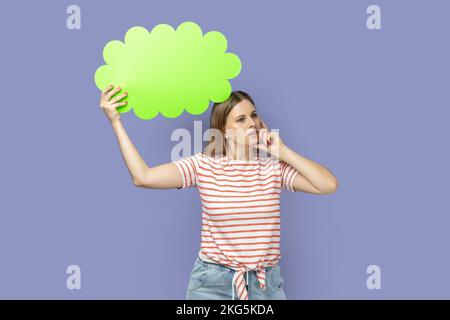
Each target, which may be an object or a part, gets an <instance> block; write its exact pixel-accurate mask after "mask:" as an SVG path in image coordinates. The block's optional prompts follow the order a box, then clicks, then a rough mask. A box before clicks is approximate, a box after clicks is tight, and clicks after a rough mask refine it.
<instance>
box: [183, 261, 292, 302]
mask: <svg viewBox="0 0 450 320" xmlns="http://www.w3.org/2000/svg"><path fill="white" fill-rule="evenodd" d="M234 272H236V271H235V270H233V269H231V268H228V267H225V266H223V265H220V264H216V263H210V262H206V261H203V260H201V259H200V258H199V257H197V259H196V260H195V263H194V267H193V268H192V272H191V275H190V278H189V284H188V288H187V292H186V300H231V299H232V297H233V295H232V290H233V287H232V280H233V275H234ZM245 281H247V276H246V277H245ZM283 282H284V280H283V278H282V277H281V271H280V266H279V265H276V266H273V267H271V266H270V267H266V289H265V290H262V289H261V288H260V287H259V282H258V280H257V279H256V271H254V270H251V271H249V272H248V299H249V300H286V299H287V298H286V294H285V293H284V290H283V287H282V285H283ZM234 290H235V289H234ZM234 299H235V300H236V299H238V297H237V294H236V292H235V294H234Z"/></svg>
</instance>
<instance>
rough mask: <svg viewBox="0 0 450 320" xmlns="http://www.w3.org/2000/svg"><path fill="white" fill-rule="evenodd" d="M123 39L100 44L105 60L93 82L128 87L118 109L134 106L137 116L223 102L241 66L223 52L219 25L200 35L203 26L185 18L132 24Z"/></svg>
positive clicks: (174, 113) (168, 114) (198, 109)
mask: <svg viewBox="0 0 450 320" xmlns="http://www.w3.org/2000/svg"><path fill="white" fill-rule="evenodd" d="M124 40H125V41H124V42H121V41H118V40H113V41H110V42H108V43H107V44H106V45H105V47H104V49H103V58H104V60H105V63H106V64H104V65H102V66H100V67H99V68H98V69H97V70H96V72H95V84H96V86H97V87H98V88H99V89H100V90H104V89H105V88H106V87H107V86H108V85H109V84H114V85H116V86H120V87H121V88H123V89H125V90H126V91H128V97H126V98H125V99H123V100H121V101H125V100H128V105H125V106H121V107H118V108H117V111H119V112H120V113H124V112H128V111H130V110H131V109H133V110H134V113H135V114H136V116H138V117H139V118H141V119H144V120H148V119H153V118H154V117H156V116H157V115H158V113H159V112H160V113H161V114H162V115H163V116H165V117H167V118H176V117H178V116H180V115H181V114H182V113H183V111H184V110H186V111H187V112H189V113H191V114H194V115H198V114H201V113H203V112H205V111H206V110H207V109H208V106H209V100H211V101H214V102H222V101H224V100H226V99H227V98H228V97H229V96H230V93H231V85H230V83H229V81H228V79H232V78H234V77H236V76H237V75H238V74H239V72H240V71H241V61H240V59H239V57H238V56H237V55H235V54H234V53H227V52H225V50H226V49H227V39H226V38H225V36H224V35H223V34H222V33H220V32H218V31H210V32H208V33H206V34H205V35H204V36H203V34H202V30H201V28H200V27H199V26H198V25H197V24H196V23H194V22H191V21H187V22H184V23H182V24H180V25H179V26H178V28H177V29H176V30H174V28H172V27H171V26H170V25H168V24H159V25H157V26H155V27H154V28H153V29H152V30H151V32H149V31H148V30H147V29H146V28H144V27H140V26H136V27H132V28H130V29H129V30H128V31H127V32H126V34H125V38H124Z"/></svg>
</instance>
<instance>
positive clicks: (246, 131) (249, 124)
mask: <svg viewBox="0 0 450 320" xmlns="http://www.w3.org/2000/svg"><path fill="white" fill-rule="evenodd" d="M261 128H262V124H261V120H260V118H259V116H258V114H257V113H256V109H255V106H254V105H253V104H252V103H251V102H250V101H248V100H242V101H241V102H239V103H238V104H237V105H235V106H234V108H233V109H232V110H231V112H230V113H229V114H228V117H227V120H226V124H225V128H224V130H225V132H224V134H225V138H226V139H227V140H228V142H232V143H233V145H234V146H237V147H240V148H242V147H245V148H250V147H252V146H254V145H256V144H257V143H258V131H259V129H261ZM227 136H228V138H227Z"/></svg>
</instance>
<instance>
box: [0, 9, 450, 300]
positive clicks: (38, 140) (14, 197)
mask: <svg viewBox="0 0 450 320" xmlns="http://www.w3.org/2000/svg"><path fill="white" fill-rule="evenodd" d="M71 4H77V5H79V6H80V7H81V12H82V14H81V19H82V24H81V27H82V29H81V30H68V29H67V28H66V18H67V14H66V8H67V7H68V6H69V5H71ZM370 4H378V5H380V6H381V11H382V16H381V18H382V30H374V31H370V30H368V29H367V28H366V17H367V14H366V8H367V7H368V6H369V5H370ZM449 12H450V3H449V2H448V1H444V0H442V1H438V0H436V1H431V2H427V1H424V0H422V1H405V0H403V1H362V0H354V1H331V0H329V1H317V0H315V1H312V0H311V1H277V2H273V1H258V2H256V1H237V0H232V1H221V2H219V1H206V0H204V1H192V0H191V1H181V0H179V1H167V0H165V1H127V2H118V1H75V2H72V1H14V2H13V1H8V2H5V3H3V5H2V18H1V19H0V32H1V39H2V50H1V53H0V54H1V62H0V63H1V70H2V72H1V75H2V76H1V79H2V95H1V99H2V112H1V126H0V133H1V137H2V142H1V160H0V161H1V166H0V177H1V178H0V188H1V189H0V192H1V201H0V212H1V214H0V259H1V260H0V298H41V299H48V298H61V299H78V298H86V299H93V298H104V299H110V298H111V299H119V298H124V299H131V298H137V299H184V294H185V290H186V287H187V283H188V278H189V274H190V272H191V268H192V265H193V262H194V260H195V257H196V255H197V253H198V250H199V245H200V223H201V219H200V200H199V197H198V195H197V190H196V189H195V188H190V189H187V190H174V189H173V190H149V189H139V188H136V187H135V186H134V185H133V184H132V182H131V179H130V176H129V174H128V171H127V169H126V167H125V165H124V162H123V159H122V157H121V154H120V151H119V147H118V144H117V141H116V139H115V136H114V134H113V131H112V129H111V126H110V124H109V123H108V121H107V119H106V117H105V116H104V114H103V113H102V112H101V110H100V109H99V107H98V101H99V90H98V89H97V88H96V87H95V84H94V80H93V76H94V72H95V70H96V68H97V67H99V66H100V65H101V64H103V58H102V49H103V46H104V45H105V44H106V43H107V42H108V41H110V40H113V39H123V35H124V34H125V32H126V30H128V29H129V28H130V27H132V26H135V25H141V26H145V27H147V28H152V27H153V26H155V25H156V24H159V23H168V24H171V25H172V26H178V25H179V24H180V23H182V22H184V21H188V20H190V21H195V22H196V23H198V24H199V25H200V26H201V27H202V29H203V31H204V32H207V31H210V30H218V31H221V32H223V33H224V34H225V35H226V37H227V38H228V41H229V42H228V51H230V52H234V53H236V54H238V55H239V57H240V58H241V60H242V64H243V68H242V72H241V74H240V75H239V76H238V77H237V78H236V79H233V80H232V81H231V84H232V86H233V89H242V90H245V91H248V92H249V93H250V94H251V95H252V96H253V97H254V99H255V101H256V105H257V108H258V110H259V113H260V115H261V116H262V117H263V118H264V119H265V120H266V122H267V123H268V125H269V126H270V127H272V128H279V129H280V134H281V137H282V138H283V140H284V141H285V143H286V144H287V145H288V146H289V147H290V148H292V149H294V150H295V151H297V152H299V153H300V154H302V155H304V156H305V157H307V158H310V159H312V160H314V161H317V162H319V163H321V164H322V165H324V166H326V167H328V168H329V169H330V170H331V171H332V172H333V173H334V174H335V175H336V176H337V177H338V179H339V181H340V188H339V190H338V191H337V192H336V193H335V194H332V195H326V196H319V195H309V194H305V193H290V192H288V191H284V192H283V193H282V253H283V258H282V260H281V262H280V265H281V268H282V274H283V277H284V279H285V291H286V294H287V296H288V298H289V299H318V298H324V299H333V298H343V299H349V298H359V299H380V298H386V299H392V298H413V299H414V298H450V289H449V288H450V286H449V285H450V274H449V272H448V270H449V268H450V257H449V253H448V252H449V251H448V242H449V240H450V234H449V232H448V228H449V223H450V218H449V213H450V212H449V203H448V190H449V188H448V182H449V181H450V174H449V169H448V165H449V163H450V152H449V148H448V137H449V134H450V132H449V131H450V126H449V125H448V122H449V115H450V112H449V105H448V92H449V90H448V84H449V81H448V80H449V71H450V70H449V57H450V52H449V45H448V39H449V37H448V35H449V32H448V31H449V22H448V15H449ZM208 119H209V111H208V112H207V113H205V114H203V115H201V116H192V115H189V114H184V115H183V116H182V117H180V118H178V119H166V118H163V117H161V116H159V117H158V118H156V119H154V120H151V121H142V120H140V119H138V118H136V117H135V116H134V114H133V113H132V112H130V113H128V114H125V115H122V120H123V123H124V125H125V128H126V129H127V131H128V133H129V135H130V137H131V138H132V140H133V142H134V143H135V145H136V147H137V148H138V150H139V151H140V152H141V154H142V156H143V157H144V159H145V160H146V162H147V163H148V164H149V165H150V166H153V165H157V164H161V163H165V162H168V161H171V159H170V151H171V149H172V147H173V146H174V145H175V144H176V142H172V141H170V135H171V133H172V131H173V130H174V129H176V128H187V129H189V130H191V131H193V121H194V120H204V121H205V122H204V128H203V129H204V130H206V126H208V125H209V121H208ZM71 264H76V265H79V266H80V267H81V270H82V289H81V290H72V291H71V290H68V289H66V278H67V275H66V273H65V271H66V268H67V266H68V265H71ZM371 264H376V265H379V266H380V267H381V270H382V281H381V285H382V289H381V290H368V289H367V287H366V278H367V276H368V275H367V274H366V268H367V266H368V265H371Z"/></svg>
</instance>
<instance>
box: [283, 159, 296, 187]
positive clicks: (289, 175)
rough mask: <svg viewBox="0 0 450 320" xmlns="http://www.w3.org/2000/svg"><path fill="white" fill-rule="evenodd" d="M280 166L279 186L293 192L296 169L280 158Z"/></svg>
mask: <svg viewBox="0 0 450 320" xmlns="http://www.w3.org/2000/svg"><path fill="white" fill-rule="evenodd" d="M280 168H281V187H282V188H285V189H287V190H289V191H291V192H295V189H294V179H295V176H296V175H297V174H298V171H297V170H296V169H295V168H294V167H293V166H291V165H290V164H288V163H287V162H284V161H281V160H280Z"/></svg>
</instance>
